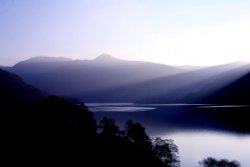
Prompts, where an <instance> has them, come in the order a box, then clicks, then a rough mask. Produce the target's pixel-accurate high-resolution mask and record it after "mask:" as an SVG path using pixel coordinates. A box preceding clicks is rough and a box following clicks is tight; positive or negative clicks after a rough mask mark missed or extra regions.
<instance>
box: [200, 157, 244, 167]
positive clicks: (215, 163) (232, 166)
mask: <svg viewBox="0 0 250 167" xmlns="http://www.w3.org/2000/svg"><path fill="white" fill-rule="evenodd" d="M199 164H200V166H202V167H240V166H241V165H240V163H239V162H238V161H235V160H234V161H229V160H227V159H220V160H217V159H215V158H212V157H208V158H205V159H203V160H202V161H201V162H199Z"/></svg>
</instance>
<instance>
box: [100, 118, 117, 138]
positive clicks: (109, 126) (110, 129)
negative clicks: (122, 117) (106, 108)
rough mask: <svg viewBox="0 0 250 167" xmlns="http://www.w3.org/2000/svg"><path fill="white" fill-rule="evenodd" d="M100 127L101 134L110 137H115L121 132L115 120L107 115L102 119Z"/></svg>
mask: <svg viewBox="0 0 250 167" xmlns="http://www.w3.org/2000/svg"><path fill="white" fill-rule="evenodd" d="M99 129H100V131H101V132H100V135H103V136H105V137H108V138H113V137H116V136H118V135H119V134H120V130H119V127H118V126H117V125H116V124H115V120H113V119H111V118H107V117H104V118H103V119H102V120H101V121H100V125H99Z"/></svg>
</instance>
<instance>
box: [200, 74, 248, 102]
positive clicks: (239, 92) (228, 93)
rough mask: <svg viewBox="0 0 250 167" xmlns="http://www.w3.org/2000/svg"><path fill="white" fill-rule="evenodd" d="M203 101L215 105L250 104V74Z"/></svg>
mask: <svg viewBox="0 0 250 167" xmlns="http://www.w3.org/2000/svg"><path fill="white" fill-rule="evenodd" d="M204 101H206V102H208V103H217V104H231V105H232V104H250V73H248V74H246V75H245V76H243V77H241V78H240V79H238V80H236V81H234V82H233V83H231V84H229V85H227V86H225V87H224V88H222V89H220V90H219V91H217V92H215V93H214V94H213V95H211V96H209V97H208V98H207V99H205V100H204Z"/></svg>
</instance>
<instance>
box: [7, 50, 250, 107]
mask: <svg viewBox="0 0 250 167" xmlns="http://www.w3.org/2000/svg"><path fill="white" fill-rule="evenodd" d="M190 68H191V69H190ZM6 70H8V71H10V72H13V73H16V74H18V75H20V76H21V77H22V78H23V79H24V80H25V81H26V82H27V83H29V84H31V85H33V86H35V87H38V88H39V89H42V90H46V91H48V92H51V93H53V94H55V95H59V96H69V97H73V98H78V99H80V100H83V101H85V102H140V103H195V102H197V101H200V99H203V98H206V97H207V96H210V95H211V94H213V93H214V92H216V91H218V90H219V89H221V88H223V87H224V86H226V85H228V84H230V83H231V82H233V81H234V80H237V79H238V78H240V77H241V76H243V75H245V74H246V73H247V72H249V70H250V66H248V65H247V63H244V62H235V63H229V64H223V65H218V66H212V67H206V68H201V67H199V68H198V69H197V67H188V68H186V67H185V68H183V67H174V66H169V65H164V64H155V63H149V62H140V61H127V60H121V59H117V58H115V57H112V56H110V55H107V54H102V55H100V56H99V57H97V58H96V59H93V60H70V59H67V58H56V57H54V58H52V57H42V58H41V57H35V58H31V59H28V60H26V61H22V62H20V63H17V64H16V65H15V66H13V67H9V68H6Z"/></svg>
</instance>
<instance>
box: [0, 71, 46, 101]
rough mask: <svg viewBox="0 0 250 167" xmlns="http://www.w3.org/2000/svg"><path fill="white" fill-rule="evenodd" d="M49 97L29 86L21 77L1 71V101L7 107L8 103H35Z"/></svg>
mask: <svg viewBox="0 0 250 167" xmlns="http://www.w3.org/2000/svg"><path fill="white" fill-rule="evenodd" d="M47 96H48V94H47V93H45V92H42V91H40V90H38V89H36V88H34V87H32V86H30V85H27V84H26V83H25V82H24V81H23V80H22V79H21V78H20V77H18V76H17V75H15V74H11V73H8V72H6V71H4V70H1V69H0V100H1V104H2V105H5V104H6V103H2V102H8V101H15V102H35V101H39V100H42V99H44V98H46V97H47Z"/></svg>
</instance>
